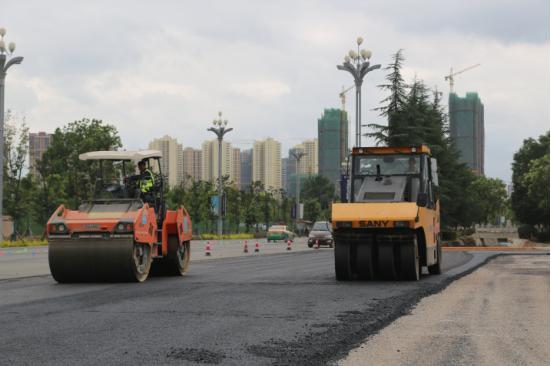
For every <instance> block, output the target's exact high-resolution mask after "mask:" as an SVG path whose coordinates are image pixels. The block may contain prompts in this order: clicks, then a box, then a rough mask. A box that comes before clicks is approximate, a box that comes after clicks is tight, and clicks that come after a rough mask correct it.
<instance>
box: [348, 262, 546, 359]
mask: <svg viewBox="0 0 551 366" xmlns="http://www.w3.org/2000/svg"><path fill="white" fill-rule="evenodd" d="M339 365H341V366H348V365H412V366H413V365H549V258H548V257H546V256H506V257H500V258H496V259H494V260H493V261H491V262H490V263H489V264H487V265H486V266H484V267H481V268H479V269H478V270H476V271H475V272H474V273H472V274H470V275H467V276H465V277H463V278H462V279H460V280H458V281H456V282H454V283H452V284H451V285H450V286H449V287H448V288H446V289H445V290H444V291H442V292H440V293H438V294H436V295H433V296H430V297H427V298H425V299H423V300H422V301H421V302H420V303H419V305H418V306H417V307H416V308H415V309H414V310H413V311H412V314H411V315H409V316H404V317H402V318H399V319H398V320H396V321H395V322H394V323H392V324H391V325H390V326H388V327H387V328H385V329H383V330H382V331H381V332H380V333H379V334H377V335H375V336H373V337H372V338H370V339H369V340H368V341H367V342H366V343H364V344H362V345H361V346H360V347H359V348H357V349H355V350H354V351H352V352H351V353H350V354H349V355H348V356H347V357H346V359H345V360H343V361H341V362H340V363H339Z"/></svg>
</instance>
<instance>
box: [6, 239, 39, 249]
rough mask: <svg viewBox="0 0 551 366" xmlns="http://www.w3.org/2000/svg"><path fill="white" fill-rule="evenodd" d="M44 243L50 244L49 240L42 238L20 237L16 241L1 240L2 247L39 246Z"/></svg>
mask: <svg viewBox="0 0 551 366" xmlns="http://www.w3.org/2000/svg"><path fill="white" fill-rule="evenodd" d="M44 245H48V242H47V241H46V240H40V239H19V240H14V241H9V240H4V241H2V242H0V248H15V247H37V246H44Z"/></svg>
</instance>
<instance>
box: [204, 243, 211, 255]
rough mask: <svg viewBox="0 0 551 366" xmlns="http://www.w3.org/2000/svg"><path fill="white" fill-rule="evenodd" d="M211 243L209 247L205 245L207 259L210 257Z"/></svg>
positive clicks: (208, 244)
mask: <svg viewBox="0 0 551 366" xmlns="http://www.w3.org/2000/svg"><path fill="white" fill-rule="evenodd" d="M210 249H211V248H210V241H207V245H205V255H206V256H207V257H210Z"/></svg>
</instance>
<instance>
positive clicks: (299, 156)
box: [291, 150, 306, 228]
mask: <svg viewBox="0 0 551 366" xmlns="http://www.w3.org/2000/svg"><path fill="white" fill-rule="evenodd" d="M305 155H306V153H305V152H304V151H300V150H294V151H293V152H291V156H292V157H293V158H295V160H296V168H295V174H296V177H295V183H296V190H297V192H296V193H297V194H296V195H295V197H296V204H295V216H296V218H295V220H296V222H295V226H296V227H297V228H298V220H299V217H300V174H299V173H298V166H299V165H300V159H302V157H303V156H305Z"/></svg>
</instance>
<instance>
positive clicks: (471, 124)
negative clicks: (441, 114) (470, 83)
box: [448, 93, 484, 175]
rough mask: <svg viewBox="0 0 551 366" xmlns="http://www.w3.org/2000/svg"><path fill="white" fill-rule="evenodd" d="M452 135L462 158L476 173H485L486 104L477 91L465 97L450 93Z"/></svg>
mask: <svg viewBox="0 0 551 366" xmlns="http://www.w3.org/2000/svg"><path fill="white" fill-rule="evenodd" d="M448 101H449V115H450V137H451V139H452V141H453V143H454V145H455V147H456V148H457V150H459V153H460V160H461V161H462V162H464V163H466V164H467V165H468V166H469V167H470V168H471V169H472V170H473V172H474V173H475V174H477V175H484V104H482V102H481V101H480V98H479V96H478V94H477V93H467V95H466V96H465V98H461V97H459V96H457V94H455V93H450V96H449V100H448Z"/></svg>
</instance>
